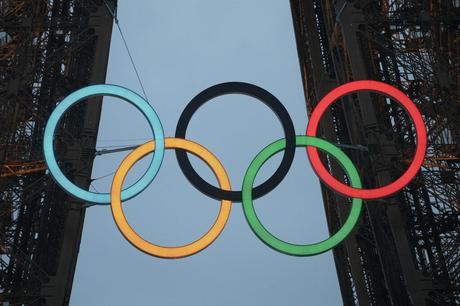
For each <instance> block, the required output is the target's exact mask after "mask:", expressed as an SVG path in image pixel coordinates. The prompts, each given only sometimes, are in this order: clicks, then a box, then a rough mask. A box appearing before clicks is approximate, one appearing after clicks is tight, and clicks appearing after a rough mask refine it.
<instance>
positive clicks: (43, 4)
mask: <svg viewBox="0 0 460 306" xmlns="http://www.w3.org/2000/svg"><path fill="white" fill-rule="evenodd" d="M108 5H110V6H111V9H114V8H115V5H116V1H115V0H110V1H104V0H40V1H37V0H0V175H1V177H0V305H60V306H62V305H67V304H68V302H69V299H70V291H71V288H72V281H73V275H74V271H75V265H76V259H77V255H78V249H79V244H80V238H81V232H82V225H83V220H84V215H85V209H84V205H83V203H81V202H78V201H76V200H74V199H72V198H70V197H69V196H67V195H66V194H65V193H64V192H63V191H62V190H61V188H59V187H58V186H57V185H56V184H55V183H54V181H53V179H52V178H51V176H50V174H49V173H48V171H47V170H46V166H45V163H44V161H43V154H42V139H43V131H44V127H45V123H46V120H47V118H48V117H49V115H50V113H51V111H52V110H53V109H54V107H55V106H56V104H57V103H59V101H60V100H62V99H63V98H64V97H65V96H66V95H68V94H69V93H71V92H72V91H74V90H76V89H78V88H81V87H83V86H86V85H88V84H95V83H104V81H105V75H106V69H107V63H108V52H109V46H110V39H111V32H112V23H113V17H112V15H111V14H110V11H109V10H108V9H107V6H108ZM93 99H94V101H91V103H80V104H79V105H78V106H76V107H74V108H72V110H70V111H69V112H68V113H67V114H66V115H65V116H64V118H63V119H62V120H61V123H60V128H59V130H58V131H57V136H56V140H55V148H56V153H57V156H58V162H59V164H60V166H61V169H63V171H64V172H65V173H66V174H67V175H68V176H69V178H71V180H73V182H75V183H76V184H77V185H79V186H81V187H84V188H88V187H89V184H90V175H91V169H92V162H93V159H94V153H95V144H96V136H97V130H98V125H99V117H100V111H101V104H102V103H101V102H102V100H101V97H98V98H93Z"/></svg>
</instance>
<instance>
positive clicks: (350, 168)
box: [43, 81, 427, 258]
mask: <svg viewBox="0 0 460 306" xmlns="http://www.w3.org/2000/svg"><path fill="white" fill-rule="evenodd" d="M362 90H370V91H374V92H378V93H383V94H385V95H387V96H389V97H391V98H393V99H395V100H397V101H398V102H400V103H401V105H402V106H403V107H404V108H405V109H406V110H407V111H408V112H409V114H410V116H411V117H412V119H413V121H414V124H415V128H416V132H417V149H416V153H415V156H414V160H413V161H412V163H411V165H410V166H409V169H408V170H407V171H406V172H405V173H404V174H403V175H402V176H401V177H400V178H399V179H397V180H396V181H395V182H393V183H391V184H388V185H386V186H383V187H379V188H374V189H361V188H362V185H361V180H360V178H359V175H358V171H357V170H356V167H355V166H354V165H353V163H352V162H351V160H350V159H349V158H348V157H347V156H346V155H345V153H343V152H342V151H341V150H340V149H339V148H338V147H336V146H334V145H333V144H331V143H329V142H327V141H326V140H322V139H319V138H316V137H314V136H315V135H316V130H317V128H318V124H319V120H320V118H321V116H322V115H323V114H324V112H325V110H326V109H327V107H328V106H329V105H331V104H332V103H333V102H334V101H336V100H337V99H340V98H341V97H343V96H344V95H346V94H349V93H352V92H356V91H362ZM231 93H240V94H246V95H249V96H252V97H255V98H257V99H259V100H260V101H262V102H264V103H265V104H266V105H268V106H269V107H270V108H271V109H272V110H273V111H274V112H275V113H276V115H277V116H278V118H279V119H280V121H281V124H282V126H283V130H284V133H285V136H286V137H285V138H284V139H281V140H278V141H275V142H274V143H272V144H270V145H269V146H267V147H266V148H265V149H263V150H262V151H261V152H260V153H259V154H257V156H256V157H255V159H254V160H253V161H252V162H251V164H250V166H249V168H248V170H247V171H246V175H245V177H244V180H243V186H242V191H231V188H230V181H229V179H228V176H227V173H226V172H225V169H224V167H223V166H222V164H221V163H220V161H219V160H218V159H217V157H215V156H214V155H213V154H212V153H211V152H209V151H208V150H207V149H206V148H204V147H203V146H201V145H199V144H197V143H194V142H192V141H190V140H187V139H185V133H186V129H187V126H188V123H189V122H190V119H191V117H192V115H193V114H194V113H195V111H196V110H197V109H198V108H199V107H200V106H202V105H203V104H204V103H206V102H207V101H209V100H211V99H213V98H215V97H218V96H220V95H225V94H231ZM98 95H111V96H115V97H119V98H122V99H124V100H126V101H128V102H130V103H131V104H133V105H134V106H136V107H137V108H138V109H139V110H141V112H142V113H143V114H144V116H145V117H146V118H147V120H148V121H149V124H150V127H151V128H152V131H153V134H154V140H152V141H150V142H147V143H145V144H143V145H141V146H139V147H138V148H136V149H135V150H133V151H132V152H131V153H130V154H129V155H128V156H127V157H126V158H125V159H124V160H123V162H122V163H121V165H120V166H119V168H118V169H117V171H116V173H115V176H114V179H113V182H112V188H111V193H110V194H106V193H104V194H96V193H92V192H89V191H86V190H83V189H81V188H79V187H77V186H75V185H74V184H73V183H72V182H71V181H70V180H69V179H68V178H66V177H65V175H64V174H63V173H62V171H61V170H60V169H59V166H58V164H57V162H56V158H55V155H54V151H53V137H54V131H55V129H56V126H57V124H58V121H59V119H60V117H61V116H62V115H63V114H64V112H65V111H66V110H67V109H68V108H69V107H71V106H72V105H74V104H75V103H77V102H79V101H81V100H83V99H85V98H89V97H93V96H98ZM426 142H427V140H426V128H425V125H424V122H423V118H422V116H421V115H420V112H419V111H418V109H417V107H416V106H415V104H414V103H413V102H412V101H411V100H410V99H409V98H408V97H407V96H405V95H404V94H403V93H402V92H401V91H399V90H398V89H396V88H394V87H392V86H390V85H388V84H384V83H381V82H376V81H356V82H351V83H347V84H345V85H342V86H339V87H337V88H336V89H334V90H333V91H331V92H330V93H329V94H327V95H326V96H325V97H324V98H323V99H322V100H321V101H320V103H319V104H318V106H317V107H316V108H315V109H314V110H313V113H312V115H311V118H310V121H309V123H308V127H307V136H296V135H295V133H294V126H293V124H292V121H291V118H290V117H289V114H288V113H287V111H286V109H285V108H284V106H283V105H282V104H281V102H279V100H278V99H277V98H275V97H274V96H273V95H271V94H270V93H269V92H267V91H266V90H264V89H262V88H260V87H258V86H255V85H252V84H248V83H241V82H231V83H222V84H218V85H215V86H212V87H210V88H208V89H206V90H204V91H202V92H201V93H200V94H198V95H197V96H196V97H195V98H193V99H192V101H191V102H190V103H189V104H188V105H187V107H186V108H185V110H184V112H183V113H182V115H181V117H180V119H179V122H178V124H177V128H176V137H175V138H166V139H165V138H164V135H163V128H162V126H161V123H160V120H159V118H158V116H157V115H156V113H155V111H154V110H153V108H152V107H151V106H150V105H149V104H148V103H147V102H146V101H145V100H144V99H142V98H141V97H140V96H139V95H137V94H136V93H134V92H132V91H130V90H128V89H125V88H123V87H119V86H114V85H95V86H89V87H86V88H83V89H80V90H78V91H76V92H74V93H72V94H71V95H69V96H68V97H67V98H65V99H64V100H63V101H62V102H61V103H60V104H59V105H58V106H57V107H56V109H55V110H54V111H53V113H52V114H51V116H50V118H49V120H48V123H47V126H46V129H45V136H44V141H43V146H44V154H45V160H46V162H47V164H48V168H49V170H50V173H51V174H52V176H53V177H54V179H55V180H56V181H57V182H58V184H59V185H61V186H62V188H63V189H64V190H65V191H66V192H68V193H69V194H71V195H73V196H75V197H77V198H79V199H82V200H84V201H88V202H92V203H99V204H106V203H109V202H110V204H111V209H112V215H113V218H114V220H115V223H116V225H117V227H118V228H119V230H120V232H121V233H122V235H123V236H124V237H125V238H126V239H127V240H128V241H129V242H130V243H131V244H132V245H134V246H135V247H136V248H138V249H139V250H141V251H143V252H145V253H147V254H149V255H152V256H157V257H161V258H180V257H185V256H190V255H192V254H195V253H197V252H199V251H201V250H203V249H204V248H206V247H207V246H209V245H210V244H211V243H212V242H213V241H214V240H215V239H216V238H217V237H218V236H219V234H220V233H221V232H222V230H223V229H224V227H225V224H226V222H227V220H228V218H229V216H230V210H231V205H232V202H231V201H237V202H238V201H241V202H242V203H243V210H244V214H245V216H246V220H247V221H248V224H249V226H250V227H251V229H252V230H253V231H254V233H255V234H256V236H257V237H259V239H261V240H262V241H263V242H264V243H265V244H267V245H268V246H270V247H271V248H273V249H275V250H277V251H279V252H282V253H285V254H288V255H293V256H312V255H317V254H320V253H323V252H326V251H328V250H330V249H332V248H333V247H335V246H336V245H338V244H339V243H340V242H342V241H343V240H344V239H345V238H346V237H347V236H348V235H349V234H350V233H351V231H352V230H353V228H354V227H355V225H356V224H357V222H358V219H359V216H360V212H361V209H362V199H376V198H381V197H385V196H388V195H391V194H393V193H395V192H397V191H398V190H400V189H401V188H403V187H404V186H406V185H407V184H408V183H409V182H410V180H411V179H412V178H413V177H414V176H415V175H416V174H417V172H418V171H419V169H420V167H421V165H422V162H423V158H424V155H425V151H426V145H427V144H426ZM296 146H298V147H300V146H302V147H307V152H308V156H309V158H310V162H311V163H312V166H313V169H314V170H315V172H316V173H317V174H318V176H319V177H320V179H321V180H322V181H323V182H325V183H326V184H327V185H328V186H329V187H331V188H332V189H333V190H335V191H337V192H339V193H341V194H344V195H348V196H350V197H352V205H351V210H350V214H349V216H348V218H347V220H346V221H345V223H344V224H343V225H342V227H341V228H340V229H339V231H338V232H337V233H335V234H333V235H332V236H331V237H329V238H327V239H326V240H324V241H321V242H318V243H314V244H307V245H296V244H291V243H288V242H285V241H283V240H281V239H279V238H277V237H275V236H274V235H272V234H271V233H270V232H269V231H268V230H267V229H265V227H264V226H263V225H262V223H261V222H260V220H259V219H258V218H257V214H256V212H255V210H254V206H253V199H255V198H258V197H261V196H263V195H265V194H267V193H268V192H270V191H271V190H273V189H274V188H275V187H276V186H277V185H278V184H279V183H280V182H281V180H282V179H283V178H284V177H285V176H286V174H287V172H288V170H289V168H290V166H291V164H292V161H293V159H294V153H295V148H296ZM165 147H166V148H167V149H176V157H177V160H178V162H179V165H180V167H181V169H182V171H183V173H184V174H185V176H186V177H187V179H188V180H189V181H190V182H191V183H192V184H193V185H194V186H195V187H196V188H197V189H198V190H200V191H201V192H202V193H204V194H206V195H208V196H210V197H213V198H216V199H219V200H221V207H220V211H219V215H218V217H217V219H216V221H215V223H214V225H213V226H212V227H211V229H210V230H209V231H208V232H207V233H206V234H205V235H203V236H202V237H201V238H199V239H198V240H196V241H195V242H192V243H190V244H187V245H184V246H178V247H164V246H159V245H156V244H153V243H151V242H149V241H146V240H144V239H143V238H142V237H141V236H140V235H139V234H137V233H136V231H135V230H134V229H133V228H132V227H131V226H130V225H129V223H128V221H127V219H126V217H125V215H124V213H123V210H122V206H121V205H122V201H125V200H127V199H129V198H132V197H133V196H135V195H137V194H138V193H139V192H141V191H142V190H144V189H145V188H146V187H147V186H148V185H149V184H150V182H151V181H152V180H153V179H154V177H155V175H156V173H157V172H158V170H159V167H160V166H161V162H162V159H163V155H164V150H165ZM317 149H320V150H322V151H324V152H326V153H328V154H330V155H332V156H333V157H334V158H336V159H337V160H338V162H339V164H340V165H341V166H342V167H343V168H344V170H345V173H346V174H347V176H348V178H349V181H350V182H351V186H347V185H345V184H343V183H341V182H340V181H338V180H336V179H335V178H334V177H333V176H332V175H331V174H329V172H328V171H327V170H326V168H325V167H324V166H323V165H322V164H321V161H320V159H319V155H318V151H317ZM153 151H155V152H154V158H153V160H152V162H151V163H150V165H149V168H148V170H147V172H146V173H145V174H144V176H143V177H142V178H141V179H140V180H139V181H137V182H136V183H135V184H134V185H132V186H131V187H128V188H127V189H125V190H123V191H122V186H123V182H124V179H125V176H126V174H127V173H128V171H129V169H130V168H131V167H132V166H133V165H134V164H135V163H136V162H137V161H138V160H139V159H141V158H142V157H144V156H145V155H147V154H149V153H150V152H153ZM185 151H187V152H189V153H192V154H194V155H196V156H198V157H199V158H201V159H202V160H203V161H204V162H205V163H206V164H208V166H209V167H211V169H212V171H213V172H214V174H215V175H216V177H217V180H218V183H219V187H214V186H213V185H211V184H209V183H207V182H206V181H205V180H203V179H202V178H201V177H200V176H199V175H198V174H197V173H196V171H195V170H194V169H193V168H192V166H191V164H190V161H189V160H188V157H187V153H186V152H185ZM280 151H284V155H283V159H282V162H281V164H280V166H279V168H278V169H277V170H276V171H275V173H274V174H273V175H272V176H271V177H270V178H269V179H268V180H267V181H266V182H265V183H263V184H261V185H259V186H257V187H255V188H254V187H253V183H254V180H255V177H256V175H257V172H258V171H259V169H260V168H261V167H262V165H263V164H264V163H265V162H266V160H268V159H269V158H270V157H271V156H273V155H274V154H276V153H278V152H280Z"/></svg>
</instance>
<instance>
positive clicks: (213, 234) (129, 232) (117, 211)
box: [111, 138, 232, 258]
mask: <svg viewBox="0 0 460 306" xmlns="http://www.w3.org/2000/svg"><path fill="white" fill-rule="evenodd" d="M172 148H175V149H182V150H187V151H188V152H190V153H193V154H194V155H196V156H197V157H199V158H200V159H201V160H203V161H204V162H205V163H206V164H207V165H208V166H209V167H211V169H212V171H213V172H214V174H215V176H216V178H217V180H218V181H219V186H220V188H223V190H230V180H229V179H228V176H227V173H226V172H225V169H224V167H223V166H222V164H221V163H220V161H219V160H218V159H217V157H215V156H214V155H213V154H212V153H211V152H209V151H208V150H207V149H206V148H205V147H203V146H201V145H199V144H197V143H195V142H192V141H190V140H186V139H180V138H166V149H172ZM154 150H155V142H154V141H149V142H147V143H145V144H143V145H141V146H140V147H137V148H136V149H135V150H134V151H132V152H131V153H130V154H129V155H128V156H127V157H126V158H125V159H124V160H123V162H122V163H121V165H120V167H119V168H118V170H117V172H116V173H115V177H114V178H113V183H112V191H111V200H112V202H111V207H112V215H113V218H114V220H115V223H116V224H117V226H118V229H119V230H120V232H121V233H122V234H123V236H124V237H125V238H126V240H128V241H129V242H130V243H131V244H132V245H133V246H135V247H136V248H138V249H139V250H141V251H143V252H145V253H147V254H150V255H153V256H157V257H162V258H180V257H185V256H190V255H193V254H195V253H197V252H199V251H201V250H203V249H204V248H206V247H207V246H209V245H210V244H211V243H212V242H213V241H214V240H216V238H217V236H219V234H220V233H221V232H222V230H223V229H224V226H225V224H226V223H227V220H228V217H229V216H230V210H231V207H232V202H230V201H228V200H222V201H221V205H220V211H219V215H218V217H217V219H216V221H215V223H214V225H213V226H212V227H211V229H210V230H209V231H208V232H207V233H206V234H205V235H204V236H202V237H201V238H199V239H198V240H196V241H194V242H192V243H190V244H187V245H184V246H179V247H163V246H159V245H155V244H153V243H150V242H148V241H146V240H144V239H143V238H142V237H140V236H139V234H137V233H136V232H135V231H134V230H133V229H132V228H131V226H130V225H129V223H128V221H127V220H126V217H125V215H124V213H123V210H122V208H121V199H120V191H121V187H122V186H123V181H124V180H125V177H126V174H127V173H128V171H129V169H131V167H132V166H133V165H134V164H135V163H136V162H137V161H138V160H139V159H141V158H142V157H144V156H145V155H147V154H149V153H150V152H152V151H154Z"/></svg>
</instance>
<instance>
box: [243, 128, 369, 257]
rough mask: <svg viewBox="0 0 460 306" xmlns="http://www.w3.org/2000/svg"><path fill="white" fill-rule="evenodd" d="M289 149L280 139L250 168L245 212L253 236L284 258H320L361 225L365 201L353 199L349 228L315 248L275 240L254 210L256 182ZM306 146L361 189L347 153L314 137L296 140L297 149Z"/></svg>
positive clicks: (246, 182) (245, 184)
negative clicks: (321, 154) (275, 157)
mask: <svg viewBox="0 0 460 306" xmlns="http://www.w3.org/2000/svg"><path fill="white" fill-rule="evenodd" d="M285 146H286V140H285V139H284V138H283V139H280V140H277V141H275V142H273V143H272V144H270V145H268V146H267V147H266V148H264V149H263V150H262V151H261V152H260V153H259V154H257V156H256V157H255V158H254V160H253V161H252V162H251V164H250V165H249V168H248V170H247V171H246V174H245V176H244V180H243V188H242V190H243V199H242V202H243V210H244V215H245V216H246V220H247V221H248V223H249V226H250V227H251V229H252V230H253V232H254V233H255V234H256V235H257V237H259V239H260V240H262V241H263V242H264V243H265V244H267V245H268V246H269V247H271V248H273V249H275V250H276V251H279V252H281V253H284V254H288V255H294V256H313V255H317V254H321V253H324V252H326V251H329V250H330V249H332V248H334V247H335V246H337V245H338V244H339V243H340V242H342V241H343V240H344V239H345V238H346V237H347V236H348V235H349V234H350V233H351V231H352V230H353V228H354V227H355V225H356V223H357V222H358V219H359V216H360V214H361V209H362V206H363V200H362V199H357V198H353V201H352V206H351V211H350V214H349V215H348V218H347V220H346V221H345V224H344V225H343V226H342V227H341V228H340V230H339V231H338V232H337V233H335V234H334V235H332V236H331V237H329V238H327V239H326V240H323V241H321V242H317V243H313V244H305V245H299V244H292V243H289V242H285V241H283V240H281V239H278V238H276V237H275V236H273V235H272V234H271V233H270V232H269V231H268V230H267V229H266V228H265V227H264V226H263V225H262V223H261V222H260V220H259V218H258V217H257V214H256V212H255V210H254V204H253V201H252V186H253V184H254V180H255V178H256V175H257V173H258V172H259V170H260V168H261V167H262V165H263V164H264V163H265V162H266V161H267V160H268V159H269V158H270V157H272V156H273V155H275V154H276V153H278V152H280V151H281V150H283V149H284V148H285ZM305 146H314V147H316V148H318V149H320V150H322V151H324V152H326V153H329V154H331V155H332V156H333V157H334V158H335V159H337V161H338V162H339V164H340V165H341V167H343V168H344V169H345V173H346V174H347V176H348V177H349V178H350V181H351V186H352V187H355V188H361V187H362V186H361V179H360V178H359V174H358V171H357V170H356V167H355V166H354V165H353V162H352V161H351V160H350V159H349V158H348V156H346V155H345V153H343V151H342V150H340V149H339V148H337V147H336V146H334V145H333V144H332V143H330V142H328V141H326V140H323V139H320V138H316V137H310V136H303V135H302V136H296V147H305Z"/></svg>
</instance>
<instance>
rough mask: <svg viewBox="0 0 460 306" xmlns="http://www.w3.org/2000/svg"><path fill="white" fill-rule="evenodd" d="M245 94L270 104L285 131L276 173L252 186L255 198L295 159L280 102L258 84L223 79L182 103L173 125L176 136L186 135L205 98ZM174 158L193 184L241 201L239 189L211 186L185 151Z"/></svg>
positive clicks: (290, 127)
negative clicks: (182, 107) (284, 147)
mask: <svg viewBox="0 0 460 306" xmlns="http://www.w3.org/2000/svg"><path fill="white" fill-rule="evenodd" d="M234 93H239V94H244V95H248V96H251V97H254V98H256V99H258V100H259V101H261V102H263V103H265V104H266V105H267V106H268V107H270V108H271V109H272V110H273V112H274V113H275V114H276V116H277V117H278V119H279V120H280V122H281V125H282V126H283V130H284V135H285V137H286V149H285V150H284V155H283V159H282V160H281V163H280V165H279V167H278V169H277V170H276V171H275V173H274V174H273V175H272V176H271V177H270V178H269V179H268V180H266V181H265V182H264V183H262V184H261V185H259V186H257V187H255V188H254V191H253V196H254V198H259V197H261V196H263V195H265V194H267V193H269V192H270V191H272V190H273V189H274V188H275V187H276V186H278V184H279V183H280V182H281V181H282V180H283V178H284V177H285V176H286V174H287V173H288V171H289V168H290V167H291V164H292V161H293V159H294V151H295V130H294V124H293V123H292V120H291V117H290V116H289V113H288V112H287V110H286V108H285V107H284V106H283V104H282V103H281V102H280V101H279V100H278V99H277V98H276V97H275V96H273V95H272V94H271V93H269V92H268V91H266V90H265V89H262V88H260V87H258V86H255V85H252V84H248V83H242V82H229V83H222V84H218V85H215V86H212V87H209V88H208V89H205V90H203V91H202V92H200V93H199V94H198V95H197V96H195V98H193V99H192V101H190V103H189V104H188V105H187V106H186V107H185V109H184V111H183V112H182V114H181V116H180V118H179V121H178V122H177V127H176V138H186V137H185V134H186V131H187V126H188V124H189V122H190V119H191V118H192V116H193V114H194V113H195V112H196V111H197V110H198V109H199V108H200V107H201V106H203V105H204V104H205V103H206V102H208V101H210V100H211V99H214V98H216V97H219V96H222V95H227V94H234ZM176 157H177V162H178V163H179V166H180V168H181V169H182V172H183V173H184V175H185V177H187V179H188V180H189V181H190V183H191V184H192V185H193V186H195V187H196V188H197V189H198V190H199V191H201V192H202V193H204V194H205V195H207V196H209V197H212V198H214V199H218V200H221V199H227V200H231V201H234V202H241V198H242V195H241V191H227V190H222V189H219V188H216V187H214V186H213V185H211V184H209V183H208V182H206V181H205V180H204V179H203V178H201V176H200V175H199V174H198V173H197V172H196V171H195V169H193V167H192V164H191V163H190V160H189V159H188V157H187V153H186V152H183V151H176Z"/></svg>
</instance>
